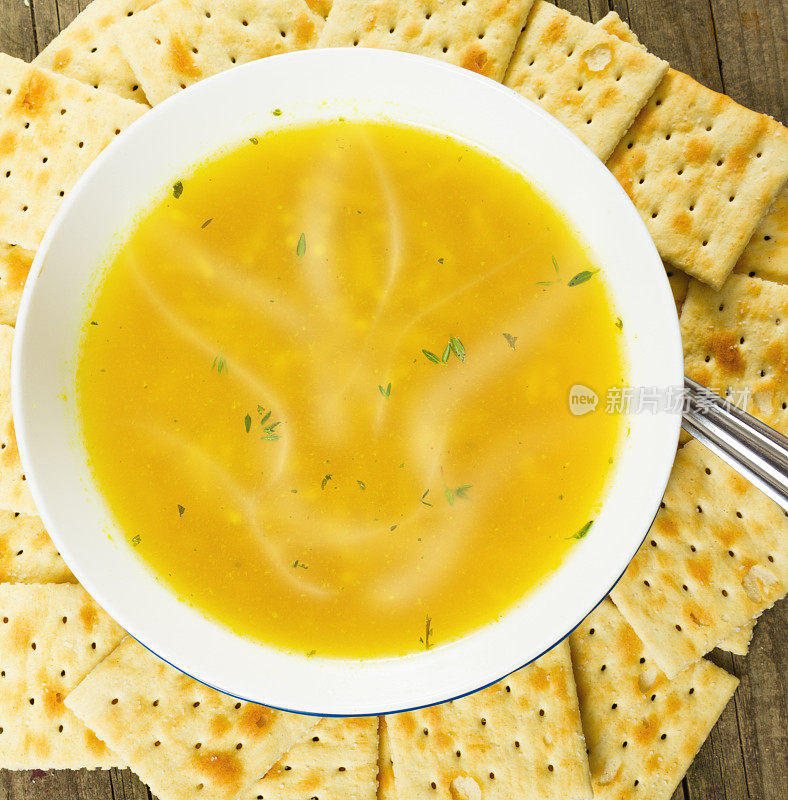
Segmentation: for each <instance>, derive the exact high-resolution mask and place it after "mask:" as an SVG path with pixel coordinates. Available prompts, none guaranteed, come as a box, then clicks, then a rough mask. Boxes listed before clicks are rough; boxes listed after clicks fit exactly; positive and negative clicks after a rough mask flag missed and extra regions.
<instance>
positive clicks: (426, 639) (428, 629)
mask: <svg viewBox="0 0 788 800" xmlns="http://www.w3.org/2000/svg"><path fill="white" fill-rule="evenodd" d="M433 633H434V631H433V630H432V617H430V615H429V614H427V623H426V625H425V626H424V636H419V641H420V642H421V643H422V644H423V645H424V649H425V650H429V649H430V647H432V643H431V642H430V637H431V636H432V635H433Z"/></svg>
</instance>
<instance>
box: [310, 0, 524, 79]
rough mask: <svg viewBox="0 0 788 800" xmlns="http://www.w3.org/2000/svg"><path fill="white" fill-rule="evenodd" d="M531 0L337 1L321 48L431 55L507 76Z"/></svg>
mask: <svg viewBox="0 0 788 800" xmlns="http://www.w3.org/2000/svg"><path fill="white" fill-rule="evenodd" d="M532 4H533V0H509V2H506V3H501V2H498V0H429V2H427V3H421V2H414V0H404V1H403V0H334V5H333V8H332V9H331V13H330V14H329V15H328V19H327V20H326V26H325V28H324V29H323V32H322V33H321V34H320V38H319V39H318V47H354V46H357V47H380V48H384V49H386V50H401V51H404V52H406V53H417V54H418V55H423V56H431V57H433V58H438V59H440V60H441V61H448V62H449V63H450V64H456V65H457V66H460V67H465V68H466V69H470V70H473V71H474V72H479V73H481V74H482V75H486V76H487V77H488V78H494V79H495V80H497V81H500V80H503V76H504V73H505V72H506V65H507V64H508V63H509V59H510V58H511V55H512V52H513V51H514V46H515V44H516V43H517V38H518V36H519V35H520V31H521V29H522V28H523V26H524V25H525V20H526V17H527V16H528V11H529V10H530V8H531V5H532Z"/></svg>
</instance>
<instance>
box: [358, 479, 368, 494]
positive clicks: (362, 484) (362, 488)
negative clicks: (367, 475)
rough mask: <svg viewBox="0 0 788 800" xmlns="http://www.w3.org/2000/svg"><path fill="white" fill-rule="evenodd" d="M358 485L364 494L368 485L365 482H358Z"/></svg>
mask: <svg viewBox="0 0 788 800" xmlns="http://www.w3.org/2000/svg"><path fill="white" fill-rule="evenodd" d="M356 483H357V484H358V485H359V486H360V487H361V491H362V492H363V491H364V490H365V489H366V488H367V484H366V483H364V481H356Z"/></svg>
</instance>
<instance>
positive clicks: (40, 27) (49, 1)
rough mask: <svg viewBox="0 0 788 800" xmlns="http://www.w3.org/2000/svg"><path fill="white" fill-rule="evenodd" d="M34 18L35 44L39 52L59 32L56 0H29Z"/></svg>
mask: <svg viewBox="0 0 788 800" xmlns="http://www.w3.org/2000/svg"><path fill="white" fill-rule="evenodd" d="M31 3H32V5H33V12H34V14H35V20H36V44H37V45H38V52H39V53H40V52H41V51H42V50H43V49H44V48H45V47H46V46H47V45H48V44H49V43H50V42H51V41H52V39H54V38H55V36H57V35H58V33H60V23H59V21H58V12H57V2H56V0H31Z"/></svg>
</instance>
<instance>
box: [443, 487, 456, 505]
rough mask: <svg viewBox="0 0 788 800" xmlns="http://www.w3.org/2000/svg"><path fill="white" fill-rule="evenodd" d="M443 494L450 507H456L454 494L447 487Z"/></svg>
mask: <svg viewBox="0 0 788 800" xmlns="http://www.w3.org/2000/svg"><path fill="white" fill-rule="evenodd" d="M443 493H444V494H445V495H446V502H447V503H448V504H449V505H450V506H453V505H454V492H453V491H452V490H451V489H449V487H448V486H446V487H445V488H444V490H443Z"/></svg>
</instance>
